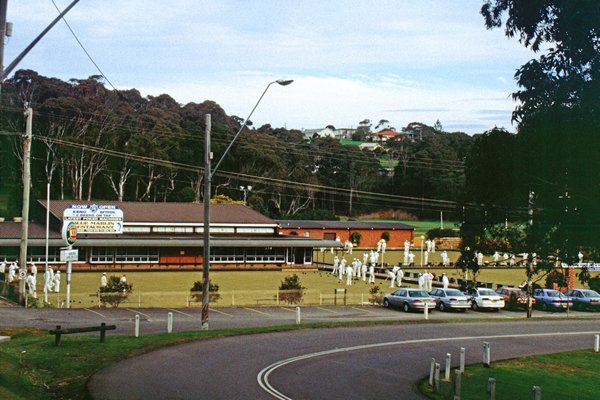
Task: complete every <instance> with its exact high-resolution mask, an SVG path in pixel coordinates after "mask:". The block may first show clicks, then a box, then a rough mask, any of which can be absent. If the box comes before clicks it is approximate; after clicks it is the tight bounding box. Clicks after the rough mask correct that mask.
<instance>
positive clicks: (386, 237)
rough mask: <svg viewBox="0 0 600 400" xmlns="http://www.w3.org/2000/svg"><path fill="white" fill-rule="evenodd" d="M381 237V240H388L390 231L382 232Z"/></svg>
mask: <svg viewBox="0 0 600 400" xmlns="http://www.w3.org/2000/svg"><path fill="white" fill-rule="evenodd" d="M381 238H382V239H383V240H385V241H386V242H389V241H390V233H389V232H383V233H382V234H381Z"/></svg>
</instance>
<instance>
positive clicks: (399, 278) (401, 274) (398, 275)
mask: <svg viewBox="0 0 600 400" xmlns="http://www.w3.org/2000/svg"><path fill="white" fill-rule="evenodd" d="M402 278H404V271H402V268H400V267H398V271H396V285H398V287H400V286H402Z"/></svg>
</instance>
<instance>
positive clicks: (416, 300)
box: [383, 288, 435, 312]
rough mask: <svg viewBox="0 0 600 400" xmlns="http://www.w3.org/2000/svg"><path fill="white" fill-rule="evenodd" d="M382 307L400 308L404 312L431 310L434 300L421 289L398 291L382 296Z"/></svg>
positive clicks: (433, 306)
mask: <svg viewBox="0 0 600 400" xmlns="http://www.w3.org/2000/svg"><path fill="white" fill-rule="evenodd" d="M383 306H384V307H392V306H396V307H402V309H403V310H404V311H405V312H409V311H411V310H425V307H427V311H429V310H433V309H434V308H435V299H434V298H433V297H431V296H430V295H429V293H427V292H426V291H424V290H422V289H411V288H407V289H398V290H396V291H395V292H392V293H388V294H386V295H385V296H383Z"/></svg>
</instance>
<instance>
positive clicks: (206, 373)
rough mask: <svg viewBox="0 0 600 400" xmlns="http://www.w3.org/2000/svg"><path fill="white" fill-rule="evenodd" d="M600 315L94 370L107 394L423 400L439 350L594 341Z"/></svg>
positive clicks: (397, 330) (347, 335)
mask: <svg viewBox="0 0 600 400" xmlns="http://www.w3.org/2000/svg"><path fill="white" fill-rule="evenodd" d="M598 332H600V325H599V324H598V321H596V320H594V321H572V320H571V321H521V322H512V323H511V322H497V323H456V324H454V323H449V324H414V325H391V326H370V327H353V328H335V329H307V330H300V331H292V332H278V333H270V334H257V335H245V336H232V337H226V338H220V339H211V340H203V341H197V342H193V343H186V344H182V345H177V346H172V347H168V348H164V349H160V350H157V351H154V352H152V353H148V354H145V355H142V356H139V357H134V358H131V359H128V360H125V361H122V362H119V363H117V364H115V365H113V366H111V367H109V368H107V369H105V370H102V371H100V372H99V373H97V374H96V375H94V376H93V377H92V379H91V380H90V382H89V384H88V389H89V390H90V393H91V394H92V397H93V398H94V399H97V400H103V399H166V398H169V399H274V398H276V399H376V398H382V396H385V397H384V398H386V397H387V398H401V399H421V398H422V397H421V396H420V394H419V393H418V391H417V388H416V382H417V380H418V379H420V378H421V377H423V376H425V375H427V373H428V371H429V362H430V359H431V358H432V357H434V358H436V360H439V362H440V363H441V364H442V365H443V363H444V360H445V355H446V353H451V354H452V355H453V364H454V365H457V362H458V352H459V348H460V347H465V348H466V349H467V363H476V362H480V361H481V353H482V342H483V341H487V342H489V343H490V346H491V349H492V350H491V352H492V360H497V359H502V358H510V357H516V356H522V355H529V354H537V353H549V352H556V351H563V350H570V349H576V348H585V347H589V348H591V347H592V345H593V335H594V334H596V333H598Z"/></svg>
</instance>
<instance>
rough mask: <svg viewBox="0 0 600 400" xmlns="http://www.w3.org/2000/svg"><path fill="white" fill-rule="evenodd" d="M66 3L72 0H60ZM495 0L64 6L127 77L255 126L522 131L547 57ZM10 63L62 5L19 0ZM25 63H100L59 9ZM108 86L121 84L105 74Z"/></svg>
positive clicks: (13, 11) (113, 1)
mask: <svg viewBox="0 0 600 400" xmlns="http://www.w3.org/2000/svg"><path fill="white" fill-rule="evenodd" d="M54 3H55V4H56V5H57V6H58V7H59V8H60V9H61V10H62V9H64V8H66V7H67V6H68V5H69V4H70V3H71V0H54ZM482 3H483V0H452V1H448V0H395V1H383V0H381V1H379V0H372V1H369V2H367V1H364V0H363V1H354V0H347V1H338V0H327V1H324V0H320V1H313V0H303V1H292V0H274V1H271V0H253V1H233V0H220V1H201V0H195V1H192V0H170V1H164V0H162V1H159V0H127V1H118V0H81V1H80V2H79V3H78V4H77V5H76V6H75V7H74V8H73V9H72V10H71V11H70V12H69V13H68V14H67V16H66V20H67V22H68V23H69V25H70V26H71V28H72V29H73V31H74V32H75V34H76V35H77V37H78V38H79V40H80V41H81V43H82V44H83V46H84V47H85V49H86V50H87V51H88V53H89V54H90V55H91V57H92V58H93V60H94V61H95V62H96V64H97V65H98V66H99V68H100V69H101V70H102V72H103V73H104V75H105V76H106V78H107V79H108V80H109V81H110V83H112V84H113V85H114V86H115V87H116V88H117V89H131V88H135V89H137V90H139V91H140V92H141V93H142V95H144V96H146V95H153V96H156V95H159V94H163V93H166V94H169V95H170V96H171V97H173V98H174V99H175V100H176V101H177V102H179V103H181V104H186V103H189V102H195V103H200V102H202V101H204V100H213V101H215V102H217V103H218V104H219V105H221V107H222V108H223V109H224V110H225V112H226V113H227V114H228V115H237V116H239V117H242V118H246V117H247V116H248V113H249V112H250V111H251V110H252V108H253V107H254V105H255V104H256V102H257V101H258V99H259V97H260V95H261V94H262V92H263V90H264V89H265V88H266V87H267V85H268V84H269V83H270V82H272V81H274V80H277V79H293V80H294V83H293V84H291V85H289V86H285V87H284V86H279V85H271V86H270V87H269V89H268V91H267V93H266V95H265V96H264V98H263V99H262V101H261V102H260V104H259V106H258V107H257V109H256V111H255V113H254V114H253V116H252V118H251V120H252V122H253V123H254V126H257V127H258V126H261V125H263V124H267V123H268V124H271V125H272V126H273V127H286V128H288V129H316V128H322V127H325V126H326V125H333V126H335V127H336V128H354V127H356V126H357V125H358V123H359V122H360V121H362V120H364V119H370V120H371V121H373V122H374V125H376V124H377V122H378V121H380V120H382V119H384V120H387V121H389V123H390V125H391V126H392V127H395V128H396V129H397V130H400V129H401V128H402V127H404V126H406V125H407V124H408V123H410V122H423V123H426V124H428V125H433V124H434V123H435V122H436V121H437V120H439V121H440V122H441V123H442V126H443V128H444V130H446V131H463V132H466V133H469V134H474V133H481V132H484V131H486V130H488V129H492V128H494V127H495V126H497V127H503V128H506V129H507V130H509V131H511V132H514V131H515V130H516V126H514V125H512V124H511V113H512V110H513V109H514V108H515V103H514V101H513V100H512V97H511V93H513V92H514V91H516V90H517V85H516V83H515V80H514V73H515V71H516V69H517V68H519V67H520V66H521V65H523V64H524V63H525V62H527V61H528V60H530V59H532V58H534V57H535V54H534V53H531V52H530V51H529V50H527V49H525V48H523V47H522V46H521V45H520V44H519V43H518V42H517V40H516V39H514V38H513V39H508V38H506V37H505V36H504V33H503V31H502V29H494V30H486V29H485V26H484V20H483V17H482V16H481V15H480V13H479V10H480V8H481V5H482ZM7 15H8V17H7V19H8V21H10V22H12V23H13V24H14V27H13V35H12V37H10V38H7V40H6V44H5V57H4V59H5V65H8V64H9V63H10V62H12V60H14V59H15V57H16V56H17V55H18V54H19V53H20V52H21V51H22V50H23V49H24V48H25V47H26V46H27V45H28V44H29V43H30V42H31V41H32V40H33V39H34V38H35V37H36V36H37V35H38V34H39V33H40V32H41V31H42V30H43V29H44V28H45V27H46V26H47V25H48V24H49V23H50V22H51V21H52V20H53V19H54V18H55V17H56V16H57V15H58V11H57V9H56V8H55V6H54V4H53V1H52V0H9V1H8V12H7ZM17 69H32V70H35V71H37V72H38V73H40V74H41V75H44V76H48V77H56V78H59V79H62V80H69V79H71V78H76V79H83V78H87V77H89V76H91V75H98V74H99V72H98V70H97V69H96V67H95V66H94V64H93V63H92V62H91V61H90V60H89V59H88V58H87V56H86V54H85V52H84V51H83V50H82V49H81V47H80V45H79V44H78V43H77V41H76V40H75V38H74V37H73V35H72V34H71V32H70V31H69V29H68V27H67V26H66V24H65V23H64V22H62V21H60V22H59V23H58V24H57V25H56V26H55V27H54V28H53V29H52V30H51V31H50V32H49V33H48V34H47V35H46V36H45V37H44V38H43V39H42V40H41V41H40V42H39V43H38V44H37V45H36V47H35V48H34V49H33V50H32V51H31V52H30V53H29V54H28V55H27V56H26V57H25V59H24V60H23V61H22V62H21V63H20V64H19V66H18V68H17ZM107 86H108V87H109V88H110V85H108V84H107Z"/></svg>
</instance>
